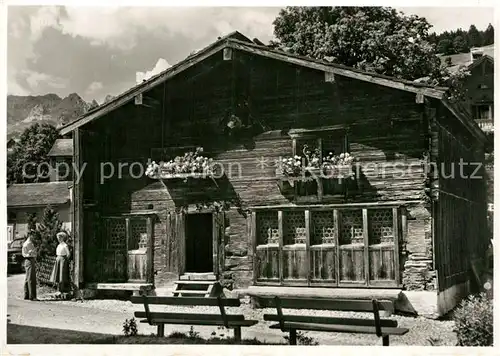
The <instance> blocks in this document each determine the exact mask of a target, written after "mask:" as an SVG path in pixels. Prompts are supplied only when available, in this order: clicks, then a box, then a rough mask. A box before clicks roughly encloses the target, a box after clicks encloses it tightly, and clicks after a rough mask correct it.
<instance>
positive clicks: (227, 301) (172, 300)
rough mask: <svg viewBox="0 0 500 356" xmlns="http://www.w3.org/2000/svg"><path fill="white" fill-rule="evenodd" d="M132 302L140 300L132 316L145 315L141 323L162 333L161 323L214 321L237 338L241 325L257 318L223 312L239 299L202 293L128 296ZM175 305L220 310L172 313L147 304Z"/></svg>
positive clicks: (142, 316) (214, 323)
mask: <svg viewBox="0 0 500 356" xmlns="http://www.w3.org/2000/svg"><path fill="white" fill-rule="evenodd" d="M131 301H132V303H134V304H143V305H144V311H136V312H135V313H134V316H135V317H137V318H145V319H143V320H140V322H141V323H148V324H149V325H156V326H157V327H158V333H157V335H158V336H164V334H165V324H177V325H181V324H182V325H214V326H225V327H226V328H229V329H234V338H235V340H236V341H241V328H242V327H247V326H252V325H255V324H257V322H258V321H257V320H245V316H244V315H241V314H239V315H236V314H226V310H225V308H226V307H239V306H240V300H239V299H237V298H221V297H217V298H206V297H203V298H201V297H159V296H146V295H142V296H132V297H131ZM152 304H161V305H175V306H194V307H197V306H216V307H219V311H220V314H207V313H205V312H201V313H172V312H152V311H150V308H149V307H150V305H152Z"/></svg>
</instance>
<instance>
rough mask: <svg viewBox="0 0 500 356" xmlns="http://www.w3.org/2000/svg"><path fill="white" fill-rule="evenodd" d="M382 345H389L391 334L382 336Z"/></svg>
mask: <svg viewBox="0 0 500 356" xmlns="http://www.w3.org/2000/svg"><path fill="white" fill-rule="evenodd" d="M382 346H389V335H385V336H382Z"/></svg>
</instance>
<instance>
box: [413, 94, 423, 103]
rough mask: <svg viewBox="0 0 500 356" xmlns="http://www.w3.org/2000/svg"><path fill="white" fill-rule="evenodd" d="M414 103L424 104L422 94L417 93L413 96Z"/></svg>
mask: <svg viewBox="0 0 500 356" xmlns="http://www.w3.org/2000/svg"><path fill="white" fill-rule="evenodd" d="M415 102H416V103H417V104H423V103H424V94H422V93H417V95H415Z"/></svg>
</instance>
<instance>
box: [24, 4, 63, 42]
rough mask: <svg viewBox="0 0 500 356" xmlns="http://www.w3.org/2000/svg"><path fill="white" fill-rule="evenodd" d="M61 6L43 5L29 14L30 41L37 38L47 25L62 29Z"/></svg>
mask: <svg viewBox="0 0 500 356" xmlns="http://www.w3.org/2000/svg"><path fill="white" fill-rule="evenodd" d="M61 9H62V8H61V7H56V6H43V7H40V8H39V9H38V10H37V11H36V12H35V13H34V14H33V15H31V16H30V30H31V39H32V41H36V40H38V39H39V38H40V37H41V36H42V34H43V31H44V30H45V29H46V28H48V27H53V28H58V29H62V26H61V24H60V17H61Z"/></svg>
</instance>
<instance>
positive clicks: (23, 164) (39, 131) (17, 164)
mask: <svg viewBox="0 0 500 356" xmlns="http://www.w3.org/2000/svg"><path fill="white" fill-rule="evenodd" d="M58 137H59V132H58V131H57V129H56V128H55V127H54V126H52V125H49V124H46V123H44V124H41V125H40V124H38V123H36V124H34V125H32V126H30V127H29V128H27V129H26V130H25V131H24V132H23V133H22V135H21V137H20V138H19V141H18V142H17V143H16V144H15V146H14V148H13V150H12V154H10V155H9V156H8V157H7V183H8V184H13V183H36V182H43V181H47V180H48V175H49V164H48V159H47V154H48V153H49V151H50V149H51V148H52V146H53V145H54V142H55V141H56V139H57V138H58Z"/></svg>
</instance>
